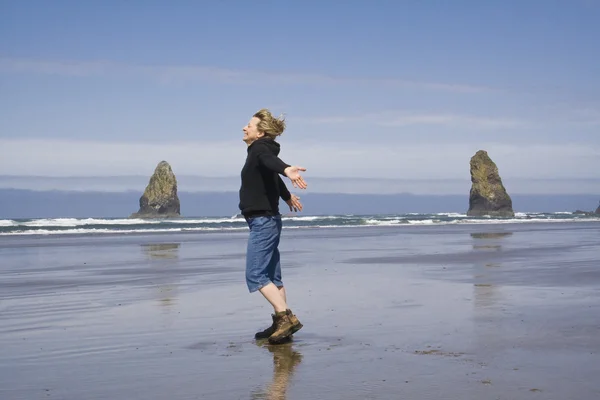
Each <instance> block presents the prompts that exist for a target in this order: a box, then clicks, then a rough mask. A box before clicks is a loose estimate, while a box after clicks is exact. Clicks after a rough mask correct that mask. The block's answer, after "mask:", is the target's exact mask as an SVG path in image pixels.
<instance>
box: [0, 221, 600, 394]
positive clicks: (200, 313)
mask: <svg viewBox="0 0 600 400" xmlns="http://www.w3.org/2000/svg"><path fill="white" fill-rule="evenodd" d="M246 237H247V234H246V233H245V232H240V233H206V234H198V233H194V234H170V235H165V234H154V235H127V236H93V237H91V236H87V237H42V238H39V237H38V238H34V237H6V238H0V260H1V261H0V399H3V400H13V399H27V400H30V399H73V400H75V399H77V400H80V399H436V400H439V399H511V400H515V399H561V400H564V399H597V398H600V380H599V379H598V377H599V376H600V317H599V316H600V224H598V223H572V224H571V223H557V224H514V225H512V224H511V225H495V226H491V225H489V226H483V225H471V226H435V227H380V228H377V227H369V228H352V229H345V228H339V229H318V230H317V229H294V230H291V229H290V230H284V238H283V241H282V246H281V249H282V258H283V260H284V281H285V282H286V286H287V289H288V293H289V300H290V305H291V307H292V309H293V310H294V311H295V312H296V313H297V314H298V316H299V318H300V319H301V321H302V322H303V324H304V328H303V329H302V330H301V331H299V332H298V333H297V334H296V335H295V337H294V340H293V341H292V342H291V343H288V344H285V345H278V346H270V345H268V344H266V343H256V342H255V341H254V339H253V334H254V332H255V331H256V330H257V329H263V328H264V327H266V326H267V325H268V324H269V323H270V311H271V310H270V309H269V307H268V306H267V304H266V301H265V300H264V299H263V298H262V296H260V295H259V294H253V295H250V294H248V292H247V290H246V287H245V283H244V273H243V270H244V254H245V246H246Z"/></svg>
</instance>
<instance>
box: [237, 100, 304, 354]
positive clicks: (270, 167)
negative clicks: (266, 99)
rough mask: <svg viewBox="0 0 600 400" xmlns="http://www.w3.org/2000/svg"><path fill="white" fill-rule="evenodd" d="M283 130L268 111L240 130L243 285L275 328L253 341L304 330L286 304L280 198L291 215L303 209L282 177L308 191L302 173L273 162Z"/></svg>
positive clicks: (275, 340) (276, 339)
mask: <svg viewBox="0 0 600 400" xmlns="http://www.w3.org/2000/svg"><path fill="white" fill-rule="evenodd" d="M284 130H285V121H284V120H283V119H278V118H275V117H273V115H272V114H271V112H270V111H269V110H267V109H262V110H260V111H258V112H257V113H256V114H254V115H253V116H252V118H251V119H250V121H249V122H248V125H246V126H245V127H244V128H243V131H244V139H243V140H244V142H246V144H247V146H248V149H247V152H248V155H247V158H246V163H245V164H244V167H243V168H242V173H241V178H242V185H241V188H240V204H239V208H240V210H241V212H242V214H243V215H244V217H245V218H246V221H247V222H248V227H249V228H250V236H249V238H248V250H247V254H246V284H247V285H248V290H249V291H250V293H253V292H256V291H260V293H261V294H262V295H263V296H264V297H265V298H266V299H267V301H268V302H269V303H271V305H272V306H273V309H274V314H273V315H272V319H273V324H272V325H271V326H270V327H269V328H267V329H265V330H264V331H262V332H257V333H256V334H255V338H257V339H266V338H268V339H269V342H270V343H279V342H281V341H282V340H284V339H286V338H288V337H290V336H291V335H292V334H293V333H295V332H297V331H298V330H299V329H300V328H302V324H301V323H300V321H299V320H298V318H297V317H296V316H295V315H294V314H293V313H292V311H291V310H290V309H289V308H288V305H287V299H286V293H285V288H284V285H283V282H282V280H281V264H280V257H279V250H278V248H277V246H278V245H279V239H280V237H281V214H280V213H279V198H280V197H281V198H282V199H283V200H284V201H285V202H286V203H287V204H288V206H289V207H290V211H294V210H300V211H301V210H302V204H301V203H300V199H299V197H297V196H295V195H293V194H290V192H289V191H288V189H287V188H286V186H285V184H284V183H283V180H282V179H281V177H280V175H285V176H287V177H288V178H289V179H290V180H291V181H292V184H293V185H294V187H296V188H300V189H306V182H305V181H304V179H303V178H302V176H301V175H300V173H299V171H306V169H305V168H302V167H298V166H290V165H288V164H286V163H284V162H283V161H282V160H281V159H279V158H278V157H277V156H278V155H279V151H280V146H279V143H277V142H276V141H275V139H276V138H277V136H279V135H281V134H282V133H283V131H284Z"/></svg>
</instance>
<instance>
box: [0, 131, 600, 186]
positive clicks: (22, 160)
mask: <svg viewBox="0 0 600 400" xmlns="http://www.w3.org/2000/svg"><path fill="white" fill-rule="evenodd" d="M48 149H53V150H52V152H49V151H48ZM480 149H483V150H487V151H488V153H489V154H490V157H491V158H492V159H493V160H494V162H496V164H497V165H498V168H499V170H500V174H501V176H502V177H503V178H505V177H519V178H531V179H533V178H536V179H540V178H546V179H558V178H562V179H567V178H574V177H577V178H579V179H582V178H597V174H596V173H595V171H598V170H599V169H600V147H598V146H597V145H592V144H585V145H583V144H582V145H576V144H519V145H512V144H503V143H483V142H482V143H478V144H466V143H454V144H446V145H444V146H432V144H431V143H415V144H390V145H386V144H376V143H365V144H364V145H361V146H358V147H356V146H354V145H353V144H351V143H343V142H342V143H340V142H334V143H328V142H322V143H318V144H317V143H312V144H306V143H304V144H303V143H300V142H292V141H290V142H286V144H285V145H284V146H283V149H282V154H281V157H282V159H283V160H285V161H286V162H288V163H290V164H298V165H301V166H303V167H306V168H307V172H306V175H307V178H311V177H323V178H325V177H332V176H338V177H346V178H366V179H373V178H377V179H385V178H387V179H434V178H435V179H467V180H468V179H469V160H470V158H471V157H472V156H473V154H475V152H476V151H477V150H480ZM245 153H246V148H245V146H244V144H243V143H240V141H231V142H187V143H185V142H181V143H177V142H175V143H169V144H151V143H119V142H99V141H96V142H92V141H68V140H58V139H56V140H52V139H35V140H34V139H31V140H24V139H14V140H11V139H0V171H2V174H4V175H48V176H86V175H88V176H89V175H95V176H106V175H114V176H119V175H121V176H122V175H143V176H148V175H149V174H151V173H152V171H153V170H154V168H155V166H156V164H157V163H158V162H160V161H161V160H166V161H168V162H170V163H171V165H172V166H173V169H174V171H175V172H176V173H177V174H185V175H204V176H224V175H226V176H238V174H239V170H240V168H241V167H242V164H243V162H244V158H245V155H246V154H245ZM307 155H308V156H307Z"/></svg>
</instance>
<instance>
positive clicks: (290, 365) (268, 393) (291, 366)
mask: <svg viewBox="0 0 600 400" xmlns="http://www.w3.org/2000/svg"><path fill="white" fill-rule="evenodd" d="M257 345H259V346H262V347H264V348H266V349H268V350H269V352H270V353H271V354H272V355H273V379H272V381H271V383H269V384H268V385H267V386H266V387H265V388H264V389H263V390H260V391H259V392H255V393H253V394H252V399H267V400H285V399H287V390H288V386H289V383H290V380H291V378H292V375H293V374H294V370H295V369H296V367H297V366H298V365H299V364H300V363H301V362H302V354H300V352H298V351H296V350H294V348H293V347H292V343H291V342H290V343H285V344H278V345H270V344H268V342H267V343H266V344H263V343H260V342H257Z"/></svg>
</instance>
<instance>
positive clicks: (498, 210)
mask: <svg viewBox="0 0 600 400" xmlns="http://www.w3.org/2000/svg"><path fill="white" fill-rule="evenodd" d="M471 182H472V186H471V193H470V197H469V211H468V212H467V215H469V216H484V215H490V216H499V217H512V216H514V215H515V213H514V211H513V209H512V199H511V198H510V196H509V195H508V193H507V192H506V189H505V188H504V185H503V184H502V179H501V178H500V174H499V173H498V167H497V166H496V164H495V163H494V162H493V161H492V159H491V158H490V157H489V155H488V153H487V152H486V151H485V150H479V151H478V152H477V153H475V155H474V156H473V157H472V158H471Z"/></svg>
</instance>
